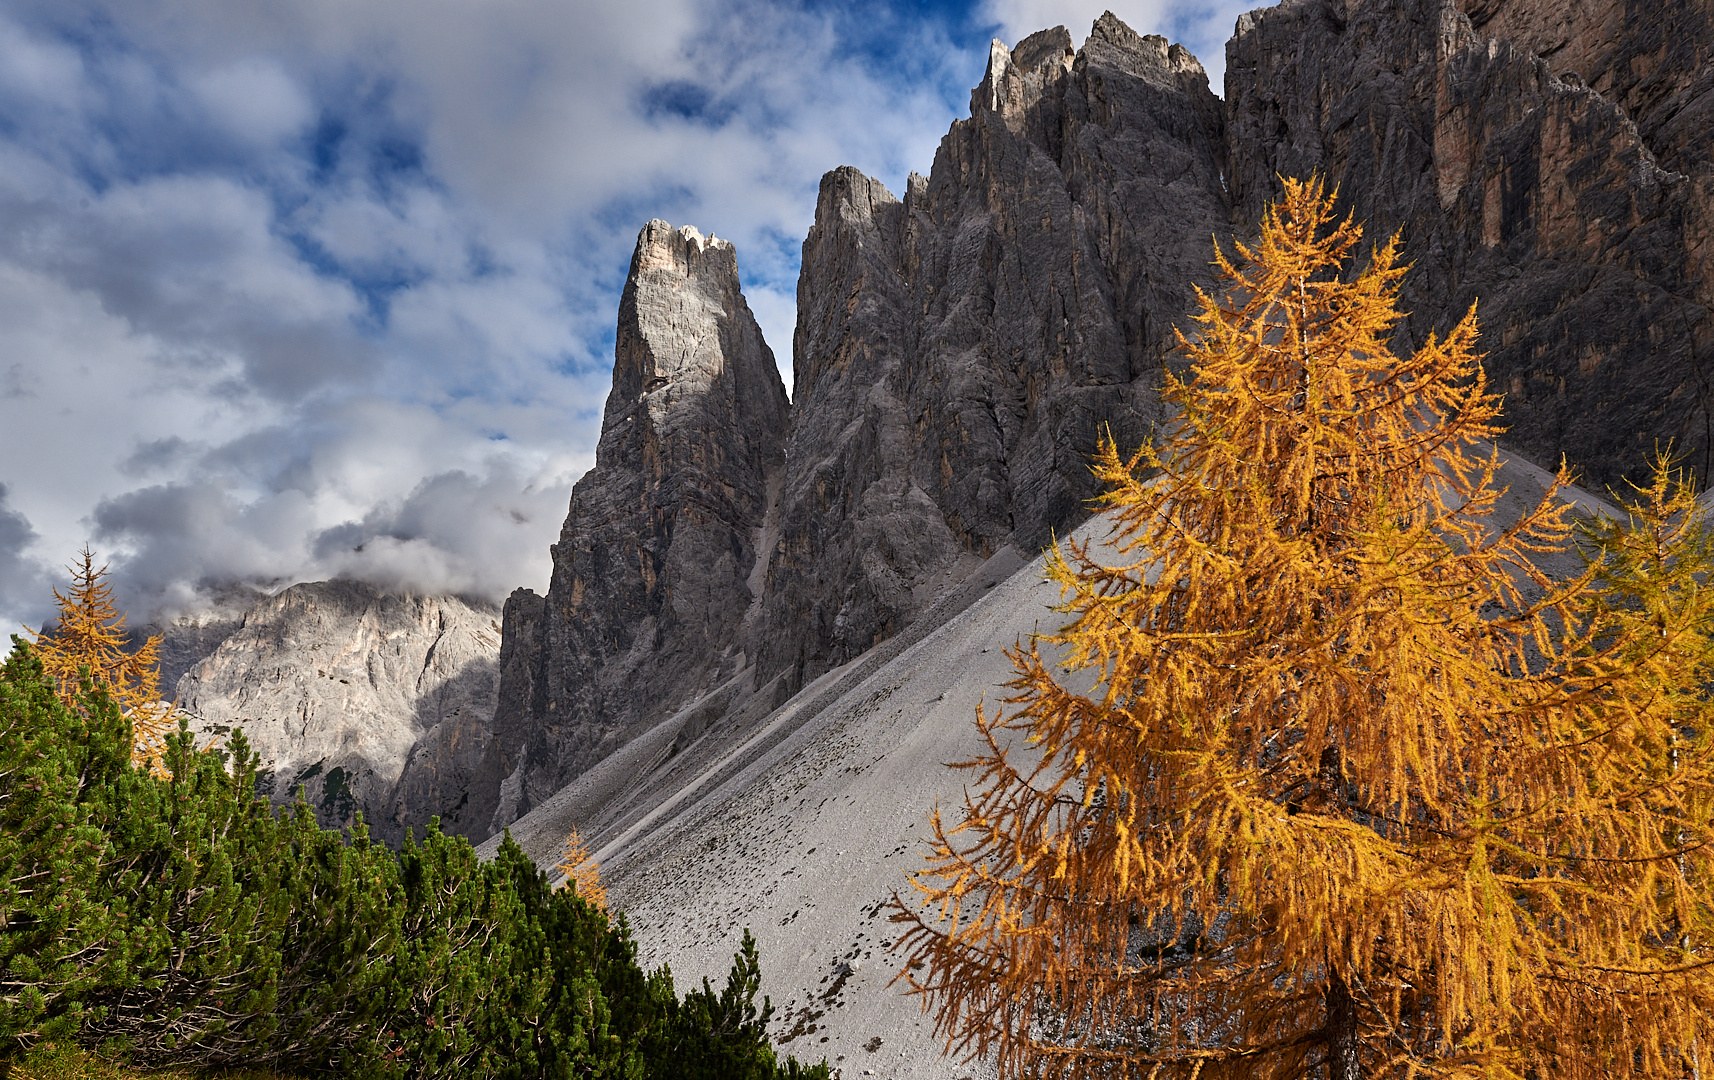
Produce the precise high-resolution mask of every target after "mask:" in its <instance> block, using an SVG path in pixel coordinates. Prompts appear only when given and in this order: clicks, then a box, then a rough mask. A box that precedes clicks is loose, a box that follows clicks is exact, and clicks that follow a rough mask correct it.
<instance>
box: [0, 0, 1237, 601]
mask: <svg viewBox="0 0 1714 1080" xmlns="http://www.w3.org/2000/svg"><path fill="white" fill-rule="evenodd" d="M1025 3H1026V0H987V3H986V6H983V5H982V4H981V3H980V2H979V0H969V2H968V3H963V4H961V3H959V2H957V0H954V2H953V3H950V4H945V3H943V4H936V5H923V4H920V3H918V2H917V0H871V2H868V3H863V4H857V5H846V4H822V3H811V2H800V0H631V2H628V3H625V4H609V3H599V2H595V0H571V2H567V0H509V2H507V3H505V4H487V5H469V4H465V3H458V2H454V0H374V2H370V3H363V4H352V3H346V2H343V0H159V2H154V3H150V4H134V3H123V2H119V0H13V2H12V3H9V4H7V5H6V6H5V8H4V10H0V116H4V117H5V118H6V123H5V124H4V125H0V483H3V484H5V485H6V488H7V491H8V496H7V497H8V499H9V502H8V503H6V505H5V506H4V507H0V510H4V513H6V514H9V515H13V516H12V517H7V518H5V519H4V521H5V522H6V523H7V524H6V526H5V528H6V529H7V530H9V531H7V532H5V536H6V537H7V542H8V543H10V544H11V545H12V548H10V549H8V550H9V551H10V556H9V557H11V558H13V559H14V560H15V562H14V563H13V564H7V565H8V566H12V565H15V566H17V567H25V566H26V565H31V566H34V565H49V566H55V565H58V564H59V563H61V562H63V561H64V560H65V559H66V558H68V557H69V556H70V554H71V553H72V552H73V551H75V550H76V549H77V548H78V547H79V546H81V545H82V544H83V543H84V542H86V541H88V542H93V543H96V544H98V545H100V546H102V547H104V548H105V550H104V551H103V552H102V554H103V555H104V556H107V557H110V558H111V559H112V561H113V564H114V568H115V572H116V578H117V583H118V585H119V587H120V589H121V593H122V595H123V596H124V597H126V598H127V602H128V603H130V604H131V605H133V610H132V612H131V615H132V618H133V621H134V622H142V621H145V620H146V619H149V618H152V617H156V616H157V615H159V614H161V613H163V612H174V611H188V610H191V609H193V608H194V607H195V606H196V605H197V604H198V603H203V602H207V600H208V598H209V597H211V596H213V595H215V593H216V592H217V591H218V589H219V588H220V587H221V586H222V584H223V583H231V582H267V583H272V584H276V585H278V584H284V583H288V582H290V581H295V580H305V579H309V578H313V577H315V576H318V575H319V576H327V575H333V574H345V575H351V576H361V577H366V578H369V579H371V580H375V581H377V582H380V583H383V584H387V585H390V586H392V587H397V588H417V589H455V590H460V591H468V592H474V593H478V594H481V595H488V596H493V597H498V596H500V595H503V594H504V593H505V592H507V591H509V590H510V588H511V587H512V586H514V585H523V584H527V585H533V586H536V587H540V586H541V585H542V584H544V583H545V581H546V578H547V573H548V556H547V547H548V545H549V544H550V543H551V542H552V541H553V540H554V538H555V536H556V535H557V532H558V529H559V525H560V522H561V519H562V517H563V514H564V512H565V503H566V498H567V496H568V493H569V486H570V484H571V482H572V481H573V480H574V479H575V478H576V476H577V475H578V473H579V472H580V471H581V470H582V469H583V468H586V467H587V466H588V464H589V463H590V462H591V461H592V460H593V450H594V444H595V439H596V436H597V434H598V426H599V420H600V414H601V408H602V403H603V401H604V399H605V397H606V393H607V390H608V384H609V379H610V369H611V363H612V346H613V329H614V313H615V310H616V307H617V299H618V295H619V291H620V288H621V286H622V284H623V280H624V274H625V269H626V266H627V264H628V261H629V256H630V253H631V246H632V244H633V242H634V240H635V237H636V232H637V228H638V226H639V225H640V224H641V223H642V222H644V221H646V220H648V219H650V218H652V217H663V218H666V219H667V220H669V221H671V222H673V223H674V224H675V225H680V224H693V225H696V226H697V227H698V228H700V229H701V230H702V231H703V232H704V233H715V234H718V235H720V236H722V237H725V238H727V239H730V240H733V241H734V242H735V243H736V244H737V246H738V252H739V265H740V269H741V272H742V274H743V278H744V284H745V288H746V292H747V295H748V297H749V301H750V305H751V308H752V310H753V311H754V313H755V314H756V316H757V319H758V321H759V322H760V323H761V325H762V327H763V331H764V334H765V336H766V338H767V340H768V342H769V344H770V345H771V346H772V348H773V350H774V353H775V356H776V358H777V359H778V361H779V364H780V367H781V369H782V372H784V373H786V375H787V378H788V379H789V373H790V370H791V334H792V329H793V325H794V323H795V286H796V277H797V271H798V259H799V255H800V252H801V244H802V240H803V237H804V235H805V233H806V231H807V229H808V227H809V225H810V221H811V217H812V215H813V212H814V205H815V192H816V187H817V184H818V182H819V179H820V176H821V175H822V173H823V172H825V171H826V170H828V169H831V168H834V167H836V166H838V165H842V164H851V165H856V166H857V167H859V168H861V169H863V170H865V171H867V172H869V173H871V174H874V175H876V176H879V177H880V178H881V179H882V180H883V181H884V182H886V183H887V184H889V185H890V186H892V187H893V188H894V189H895V190H900V189H901V188H902V185H903V182H904V178H905V176H906V174H907V173H908V172H909V171H911V170H913V169H915V170H926V169H927V168H928V167H929V166H930V164H931V163H932V160H933V154H934V149H935V146H936V145H937V143H938V141H939V139H940V138H941V136H942V135H943V134H944V133H945V131H946V128H947V125H948V124H949V123H950V122H951V121H952V120H953V119H954V118H956V117H957V116H958V115H960V114H961V112H962V110H963V109H964V108H965V103H966V102H967V100H968V93H969V88H970V86H971V85H973V84H974V83H975V82H976V81H978V80H979V79H980V78H981V74H982V66H983V63H984V62H985V59H986V54H987V35H988V34H989V33H990V32H992V31H993V30H994V28H995V26H996V25H998V24H1002V23H1004V24H1005V25H1006V26H1008V27H1013V26H1014V24H1016V25H1015V28H1014V29H1012V30H1010V31H1008V32H1010V33H1012V34H1013V36H1014V38H1015V37H1016V36H1021V35H1022V34H1023V33H1027V32H1029V31H1030V30H1034V29H1037V28H1038V26H1037V25H1026V24H1027V20H1030V19H1035V20H1038V21H1039V24H1040V25H1049V24H1051V23H1055V22H1067V24H1068V25H1072V24H1073V23H1076V24H1078V25H1073V32H1074V34H1075V35H1076V36H1078V37H1079V38H1081V36H1082V35H1083V34H1084V33H1086V32H1087V28H1088V23H1089V20H1090V19H1092V18H1093V17H1094V15H1095V14H1099V11H1098V10H1094V9H1091V11H1088V12H1086V11H1084V10H1083V7H1082V6H1079V5H1075V4H1067V5H1054V6H1052V7H1051V9H1050V8H1048V7H1042V8H1041V9H1040V10H1039V11H1038V10H1037V9H1034V8H1027V7H1026V6H1024V5H1025ZM1186 10H1189V9H1186ZM1197 10H1201V9H1197ZM1210 10H1212V9H1210ZM1124 14H1126V17H1127V18H1133V17H1134V13H1129V12H1127V13H1124ZM1146 17H1147V18H1150V19H1164V20H1167V21H1171V20H1172V19H1175V18H1180V19H1181V20H1182V18H1186V17H1187V16H1183V14H1182V12H1180V11H1179V9H1178V8H1167V7H1159V8H1148V9H1147V10H1146ZM1134 25H1138V28H1139V29H1149V28H1151V27H1146V26H1143V25H1141V24H1138V23H1134ZM1185 25H1186V26H1190V25H1191V23H1190V22H1186V23H1185ZM1196 25H1201V24H1200V23H1198V24H1196ZM1228 25H1229V23H1228ZM14 518H15V520H14ZM16 522H23V523H24V524H23V525H22V526H18V525H17V524H16ZM16 560H24V561H23V562H17V561H16ZM4 569H5V568H4V567H0V570H4ZM34 573H35V572H34V571H28V572H26V570H24V569H18V570H17V571H16V574H17V575H18V576H16V577H9V578H5V579H0V583H3V584H4V587H3V588H0V620H5V619H12V620H16V619H17V618H20V617H22V615H21V614H20V613H22V612H26V611H28V610H35V609H34V608H31V606H30V605H31V604H32V603H37V601H32V600H30V599H29V596H28V595H26V594H29V595H34V594H35V592H39V591H40V580H38V578H37V577H35V576H32V575H34Z"/></svg>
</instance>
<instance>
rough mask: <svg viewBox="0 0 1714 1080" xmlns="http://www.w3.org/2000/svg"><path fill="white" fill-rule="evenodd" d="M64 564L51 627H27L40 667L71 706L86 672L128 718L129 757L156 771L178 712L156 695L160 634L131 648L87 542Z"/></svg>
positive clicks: (121, 617)
mask: <svg viewBox="0 0 1714 1080" xmlns="http://www.w3.org/2000/svg"><path fill="white" fill-rule="evenodd" d="M66 569H67V570H68V571H70V573H71V589H70V591H69V592H64V593H62V592H60V591H59V590H58V589H55V590H54V600H55V601H56V602H57V603H58V604H59V619H58V621H57V623H56V624H55V626H54V628H53V630H52V632H51V633H48V632H38V631H30V633H31V635H32V636H33V637H34V638H35V647H36V652H37V654H38V655H39V656H40V657H41V658H42V666H43V667H44V668H46V669H47V673H48V676H49V677H50V678H52V679H53V680H54V687H55V689H56V690H57V692H58V694H59V697H60V699H61V700H62V701H64V702H65V703H66V705H67V706H68V707H70V708H74V709H76V708H80V707H81V705H80V703H79V700H78V698H79V695H80V693H81V692H82V691H81V687H82V681H83V679H84V678H85V677H86V676H87V677H88V679H89V680H90V682H91V683H92V684H93V685H95V686H97V687H101V688H103V689H105V690H106V691H107V693H108V694H109V695H111V696H112V698H113V700H114V702H115V703H116V704H117V705H118V706H119V710H120V712H122V713H123V714H124V715H125V717H126V718H127V719H128V720H130V721H131V728H132V732H133V739H134V741H135V742H134V746H133V749H132V760H133V761H134V762H135V763H136V764H137V765H139V766H142V765H144V764H145V763H147V764H148V765H149V767H151V768H152V769H154V770H155V771H156V772H160V771H161V770H162V769H163V765H162V763H163V762H164V761H165V760H166V750H167V744H166V738H167V736H168V735H171V734H172V733H173V732H174V731H176V730H177V727H176V721H177V712H178V710H177V709H176V708H174V706H173V704H172V703H170V702H167V701H164V700H162V698H161V665H160V648H161V638H160V635H158V634H155V635H151V636H150V637H149V638H147V639H146V640H144V641H143V642H142V643H141V644H139V645H137V646H136V647H135V648H131V647H130V646H129V643H128V642H127V636H128V635H127V634H126V632H125V616H124V614H123V613H122V612H120V610H119V608H118V607H117V605H115V604H114V602H113V587H112V586H111V585H109V584H108V583H107V581H106V578H107V566H106V565H105V564H103V565H101V566H99V567H97V566H96V565H95V555H94V553H92V552H91V551H90V550H89V548H88V547H85V548H84V549H83V550H82V551H81V552H79V553H78V557H77V560H76V561H75V562H73V563H71V564H70V565H69V566H67V567H66ZM25 629H26V630H28V629H29V628H28V627H25Z"/></svg>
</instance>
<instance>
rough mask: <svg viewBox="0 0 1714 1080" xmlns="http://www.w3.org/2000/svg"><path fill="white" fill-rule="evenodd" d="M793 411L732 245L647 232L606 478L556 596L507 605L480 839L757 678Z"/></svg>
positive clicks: (621, 333) (631, 299)
mask: <svg viewBox="0 0 1714 1080" xmlns="http://www.w3.org/2000/svg"><path fill="white" fill-rule="evenodd" d="M787 410H788V403H787V400H786V392H785V386H784V383H783V382H782V381H781V379H780V375H779V370H778V368H777V367H776V366H775V362H774V356H773V353H772V352H771V351H770V350H769V349H768V346H767V344H766V343H765V342H763V340H762V334H761V330H760V329H759V328H758V327H757V325H756V320H755V318H754V317H753V316H752V315H751V313H750V309H749V306H748V305H747V304H746V303H745V301H744V296H743V293H742V292H741V290H740V289H739V284H738V260H737V254H736V252H735V251H734V249H733V247H732V245H731V244H730V243H729V242H727V241H724V240H718V239H715V238H714V237H703V236H702V235H701V234H699V233H698V232H697V231H696V230H695V229H693V228H689V227H685V228H678V229H675V228H673V227H672V226H671V225H668V224H667V223H666V222H664V221H651V222H649V223H648V224H647V225H646V226H644V227H643V230H642V233H641V234H640V235H639V236H638V238H637V248H636V253H635V255H634V256H633V257H632V260H631V272H630V277H629V279H628V280H627V281H626V284H625V291H624V295H623V297H622V299H621V301H620V306H619V326H618V334H617V343H616V348H615V357H614V368H613V389H612V392H611V393H610V394H609V395H608V398H607V408H606V413H605V416H604V417H603V421H602V429H601V440H600V443H599V446H598V448H597V451H596V464H595V468H594V469H592V470H590V472H589V473H588V474H587V475H586V476H584V477H583V479H582V480H580V481H578V484H577V487H576V489H575V490H574V491H573V493H572V498H571V509H570V513H569V514H568V516H567V517H566V521H565V527H564V529H563V531H562V532H561V533H560V539H559V543H558V544H556V545H554V548H553V565H554V568H553V577H552V580H551V583H550V585H549V587H548V592H547V595H546V596H545V597H538V596H536V595H534V594H533V593H531V592H529V591H528V590H520V591H519V592H518V593H515V594H514V595H513V596H512V598H511V599H510V600H509V601H508V602H507V604H506V610H505V620H504V622H505V628H506V655H505V657H504V659H503V665H504V672H505V675H504V678H503V679H502V681H501V686H500V697H499V702H500V703H499V708H498V710H497V712H496V714H495V721H494V738H493V741H492V742H491V743H490V744H489V746H488V749H487V751H486V754H485V756H484V758H483V760H482V764H481V767H480V770H479V773H478V784H477V795H476V796H474V797H473V799H472V803H471V806H472V808H473V809H472V814H473V816H471V817H470V818H469V819H468V821H469V831H471V834H472V835H476V836H486V835H488V832H489V831H490V830H497V829H499V828H501V827H503V826H505V825H506V824H508V823H509V822H511V821H512V820H513V819H515V818H516V817H517V816H519V815H520V814H523V813H525V812H527V811H528V810H529V809H530V808H531V807H532V806H533V805H535V804H536V803H537V802H539V801H541V800H542V799H544V798H546V797H547V796H548V795H550V794H552V793H553V792H554V791H555V790H557V789H558V788H559V787H560V786H561V785H562V784H564V783H565V782H566V781H568V780H570V779H571V778H572V777H574V776H576V775H578V773H580V772H582V771H583V770H584V769H586V768H588V767H589V766H590V765H593V764H594V763H595V762H597V761H599V760H601V758H603V757H605V756H606V755H607V754H608V753H610V752H611V751H612V750H614V749H615V748H617V747H619V746H621V745H623V744H624V743H625V742H627V741H628V740H629V739H630V738H631V737H632V736H633V735H634V734H636V732H637V731H638V730H640V726H648V725H650V724H652V723H653V722H654V721H655V720H656V719H658V717H659V715H660V714H661V713H663V712H666V713H670V712H672V711H674V710H675V709H677V708H678V707H679V706H681V705H683V704H685V703H686V702H688V701H690V700H691V699H693V698H695V697H698V696H700V695H702V694H704V693H706V692H708V691H709V690H711V689H713V688H715V687H716V686H718V685H720V684H722V683H725V682H728V681H730V680H732V679H733V678H734V676H736V675H737V674H738V673H739V672H740V671H744V670H746V669H747V668H749V666H750V661H751V659H752V658H753V656H754V652H753V647H751V646H748V645H747V644H746V642H747V641H748V637H747V634H748V633H749V631H748V630H747V624H746V616H747V615H748V614H749V612H750V611H751V608H752V604H753V602H754V600H755V599H756V597H757V595H758V594H759V591H760V587H761V580H762V579H761V575H760V572H759V570H758V563H759V561H760V560H762V559H763V558H764V557H765V548H764V545H763V543H762V539H763V534H764V531H765V530H764V525H765V519H766V518H767V514H768V507H769V499H770V492H771V491H774V490H777V486H778V484H779V481H780V478H781V470H782V467H783V464H784V453H785V440H786V428H787ZM751 621H752V622H753V620H751ZM746 686H748V683H747V682H746Z"/></svg>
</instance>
